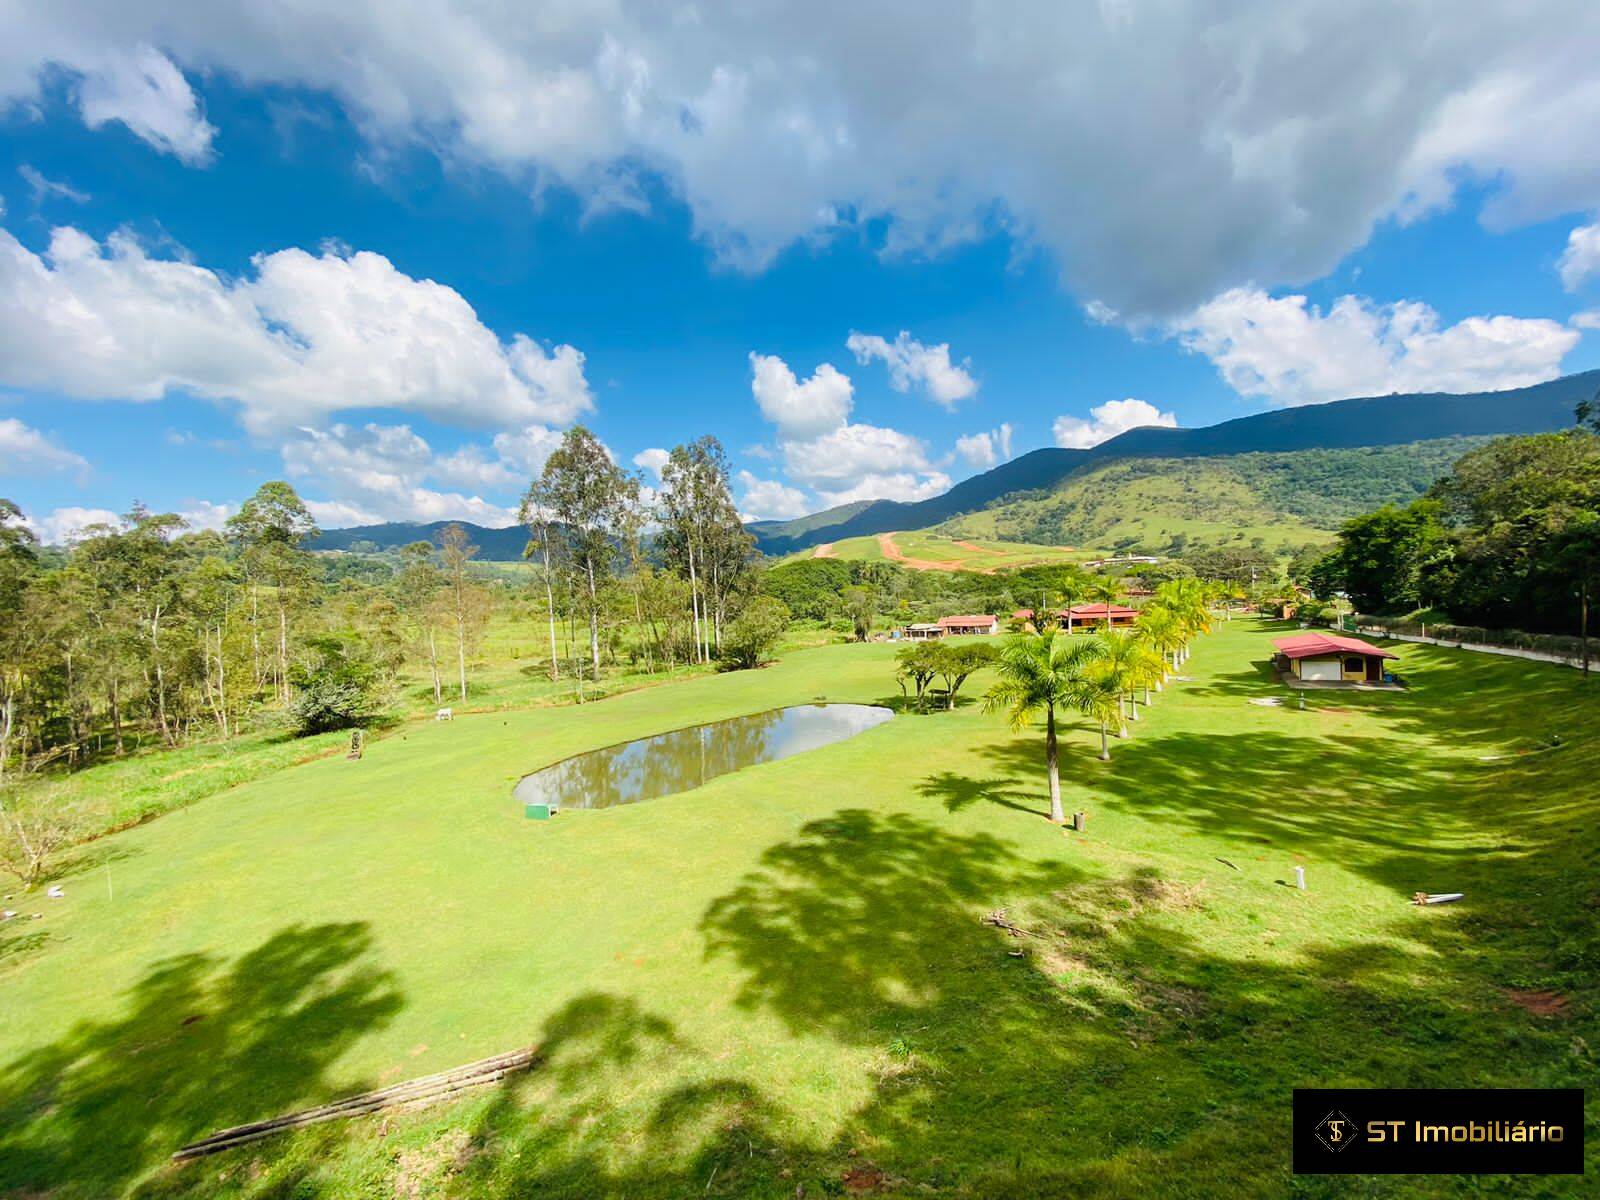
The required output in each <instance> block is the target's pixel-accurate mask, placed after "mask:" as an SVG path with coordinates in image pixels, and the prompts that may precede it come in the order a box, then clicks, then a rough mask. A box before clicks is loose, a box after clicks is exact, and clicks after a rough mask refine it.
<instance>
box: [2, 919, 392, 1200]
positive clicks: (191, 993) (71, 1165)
mask: <svg viewBox="0 0 1600 1200" xmlns="http://www.w3.org/2000/svg"><path fill="white" fill-rule="evenodd" d="M369 951H370V937H369V934H368V932H367V929H366V926H365V925H364V924H337V925H334V924H330V925H318V926H310V927H305V926H298V925H297V926H291V927H289V928H286V929H283V930H281V931H280V932H278V933H276V934H274V935H273V936H272V937H271V938H269V939H267V940H266V941H265V942H263V943H262V944H261V945H259V946H257V947H256V948H255V949H254V950H251V951H248V952H246V953H245V954H242V955H240V956H239V957H238V958H235V959H234V960H232V961H231V962H223V961H219V960H218V959H216V958H214V957H211V956H207V955H202V954H186V955H180V956H177V957H174V958H169V959H166V960H164V961H162V962H160V963H157V964H156V965H154V966H153V967H151V968H150V969H149V970H148V971H147V972H146V973H145V975H144V977H143V978H142V979H141V980H139V982H138V983H137V984H136V985H135V986H134V987H133V988H132V990H131V991H130V992H129V993H128V995H127V997H126V1004H125V1010H124V1012H123V1014H122V1015H121V1016H119V1017H117V1018H114V1019H111V1020H106V1021H86V1022H83V1023H81V1024H79V1025H77V1026H76V1027H74V1028H73V1029H72V1030H71V1031H70V1032H69V1033H68V1034H67V1035H66V1036H64V1037H62V1038H61V1039H60V1040H59V1041H57V1042H55V1043H54V1044H52V1045H50V1046H47V1047H45V1048H42V1049H40V1050H37V1051H34V1052H33V1053H31V1054H27V1055H25V1056H23V1057H21V1058H19V1059H17V1060H15V1061H13V1062H11V1063H8V1064H7V1065H6V1066H5V1067H4V1069H3V1070H0V1190H4V1189H7V1188H14V1189H20V1188H33V1189H41V1190H43V1189H53V1188H63V1189H68V1194H74V1195H85V1196H104V1195H110V1194H112V1193H114V1192H118V1191H121V1190H122V1189H123V1188H124V1187H125V1186H126V1185H127V1184H128V1183H129V1182H130V1181H131V1180H134V1179H136V1178H138V1177H139V1176H141V1175H143V1174H145V1173H146V1172H148V1171H149V1170H150V1169H151V1168H152V1167H155V1166H157V1165H158V1164H161V1163H163V1162H164V1161H165V1160H166V1158H167V1156H168V1155H170V1154H171V1153H172V1152H173V1151H174V1150H176V1149H177V1148H178V1147H179V1146H180V1145H183V1144H184V1143H186V1142H189V1141H192V1140H194V1139H195V1138H198V1137H203V1136H204V1135H206V1134H208V1133H211V1132H214V1131H215V1130H217V1129H219V1128H222V1127H225V1126H228V1125H232V1124H237V1123H240V1122H243V1121H247V1120H254V1119H259V1118H262V1117H267V1116H275V1115H278V1114H279V1113H281V1112H284V1111H287V1110H289V1109H292V1108H295V1107H298V1106H300V1105H302V1104H314V1103H318V1102H322V1101H325V1100H328V1099H331V1098H333V1091H332V1088H333V1085H332V1083H331V1081H329V1080H328V1079H327V1078H326V1076H325V1069H326V1067H327V1065H328V1064H329V1063H331V1062H332V1061H333V1060H334V1059H336V1058H337V1057H338V1056H339V1054H340V1053H342V1052H343V1051H344V1049H345V1048H346V1047H348V1046H349V1045H350V1044H351V1043H353V1042H355V1041H356V1040H358V1039H359V1038H361V1037H363V1036H365V1035H366V1034H367V1033H369V1032H370V1031H371V1030H372V1029H374V1028H375V1027H377V1026H380V1025H382V1024H384V1023H385V1022H387V1021H388V1020H389V1019H390V1018H391V1017H392V1016H393V1015H394V1014H395V1013H396V1012H397V1011H398V1010H399V1008H400V1004H401V995H400V992H399V991H398V990H397V988H396V987H395V984H394V981H393V979H392V978H391V977H390V976H389V975H388V974H387V973H386V972H384V971H381V970H379V969H377V968H375V967H373V966H371V965H369V964H367V963H366V962H364V960H365V959H366V957H367V956H368V954H369ZM364 1086H365V1085H363V1084H361V1083H359V1082H354V1081H349V1080H341V1081H340V1083H339V1086H338V1090H339V1092H340V1094H344V1093H345V1092H355V1091H359V1090H362V1088H363V1087H364Z"/></svg>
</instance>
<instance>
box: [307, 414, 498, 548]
mask: <svg viewBox="0 0 1600 1200" xmlns="http://www.w3.org/2000/svg"><path fill="white" fill-rule="evenodd" d="M282 452H283V465H284V470H285V471H286V472H287V473H288V476H289V478H290V479H292V480H295V481H296V482H297V483H298V484H300V485H301V486H302V487H307V488H308V490H311V489H317V490H320V491H322V492H324V493H328V495H326V496H317V497H315V502H316V506H315V507H313V506H312V501H311V500H310V499H308V500H307V506H308V507H310V508H311V511H312V514H313V515H314V516H316V517H317V520H318V522H319V523H321V524H323V525H324V526H327V527H330V528H331V527H336V526H340V525H352V524H355V525H367V524H372V523H374V522H376V521H419V522H427V521H472V522H474V523H476V524H479V525H487V526H491V527H495V528H499V527H503V526H506V525H514V524H516V521H517V514H516V511H515V509H513V508H511V507H509V506H507V505H504V504H500V503H497V502H495V501H494V500H491V499H485V498H484V497H483V496H482V495H481V494H479V491H488V492H490V493H491V494H494V493H495V492H505V491H507V490H508V489H511V488H513V487H517V486H519V485H522V484H525V483H526V481H527V476H526V474H524V473H523V472H522V471H521V470H520V468H519V466H518V464H517V463H515V462H512V461H509V460H507V459H504V458H500V459H491V458H489V457H488V456H487V455H485V454H484V452H483V450H482V449H481V448H480V447H476V446H470V445H469V446H465V447H461V448H459V449H457V450H455V451H452V452H451V453H449V454H445V455H440V454H436V453H435V451H434V449H433V447H432V446H430V445H429V444H428V442H427V440H426V439H425V438H423V437H422V436H421V435H420V434H418V433H416V432H414V431H413V430H412V429H411V427H410V426H408V425H379V424H376V423H370V424H367V425H362V426H359V427H357V426H350V425H343V424H335V425H332V426H330V427H329V428H327V429H311V428H303V429H301V430H299V432H298V436H295V437H292V438H289V439H287V440H286V441H285V442H284V443H283V446H282ZM429 482H439V483H445V484H447V485H454V486H457V487H465V488H468V489H478V490H474V491H472V492H471V493H470V494H467V493H464V492H461V491H441V490H439V489H437V488H433V487H429V486H427V484H428V483H429Z"/></svg>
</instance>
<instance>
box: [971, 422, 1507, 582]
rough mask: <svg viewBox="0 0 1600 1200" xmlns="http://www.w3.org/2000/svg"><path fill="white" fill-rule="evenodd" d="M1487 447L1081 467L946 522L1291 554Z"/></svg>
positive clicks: (1023, 538) (995, 533)
mask: <svg viewBox="0 0 1600 1200" xmlns="http://www.w3.org/2000/svg"><path fill="white" fill-rule="evenodd" d="M1484 440H1485V439H1483V438H1468V437H1453V438H1440V439H1436V440H1432V441H1423V442H1413V443H1410V444H1407V445H1403V446H1367V447H1360V448H1355V449H1333V450H1297V451H1292V452H1282V453H1267V452H1257V453H1248V454H1233V455H1224V456H1216V457H1206V458H1127V459H1115V460H1111V461H1105V462H1098V463H1093V464H1090V465H1088V466H1085V467H1082V468H1079V469H1078V470H1077V471H1074V472H1073V473H1072V474H1070V475H1068V476H1067V477H1066V478H1065V479H1063V480H1061V481H1060V482H1059V483H1057V484H1056V485H1054V486H1053V487H1051V488H1049V489H1047V490H1040V491H1033V492H1022V493H1017V494H1014V495H1012V496H1008V497H1006V498H1005V499H1004V500H1003V501H1001V502H1000V503H998V504H996V505H995V506H993V507H992V508H991V509H990V510H988V511H987V512H984V513H978V514H973V515H970V516H968V517H963V518H959V519H957V520H956V521H953V522H951V523H950V529H951V530H952V532H953V533H954V534H955V535H957V536H964V535H978V536H992V537H997V538H1001V539H1003V540H1005V541H1018V542H1032V543H1035V544H1041V545H1062V544H1070V545H1105V546H1109V547H1112V548H1114V549H1116V550H1126V551H1133V552H1137V553H1151V554H1164V553H1181V552H1183V551H1184V550H1185V549H1186V548H1198V547H1200V546H1219V545H1226V544H1228V543H1229V542H1233V541H1238V540H1244V541H1250V540H1252V539H1254V540H1255V541H1256V542H1257V544H1264V545H1271V546H1273V547H1274V548H1277V549H1290V548H1293V547H1297V546H1300V545H1304V544H1307V543H1309V542H1311V541H1313V540H1316V539H1318V538H1319V537H1320V538H1322V539H1324V540H1325V538H1326V534H1325V533H1324V532H1323V531H1331V530H1334V529H1336V528H1337V527H1338V525H1339V523H1340V522H1342V521H1345V520H1348V519H1349V518H1351V517H1353V516H1356V515H1357V514H1359V513H1362V512H1365V511H1367V510H1368V509H1372V508H1375V507H1377V506H1379V505H1381V504H1386V503H1406V502H1409V501H1410V500H1413V499H1415V498H1416V497H1418V496H1421V495H1422V494H1423V493H1425V492H1426V491H1427V490H1428V488H1429V487H1430V486H1431V485H1432V483H1433V482H1434V480H1436V479H1438V478H1439V477H1440V476H1441V475H1442V474H1444V473H1445V472H1446V471H1447V470H1449V468H1450V464H1452V463H1453V462H1455V461H1456V460H1457V459H1458V458H1460V457H1461V455H1462V454H1464V453H1466V452H1467V451H1468V450H1470V449H1471V448H1473V447H1474V446H1477V445H1480V444H1482V442H1483V441H1484Z"/></svg>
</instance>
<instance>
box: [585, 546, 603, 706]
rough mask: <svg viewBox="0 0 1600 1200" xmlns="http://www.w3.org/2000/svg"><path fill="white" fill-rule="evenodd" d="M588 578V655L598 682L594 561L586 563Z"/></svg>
mask: <svg viewBox="0 0 1600 1200" xmlns="http://www.w3.org/2000/svg"><path fill="white" fill-rule="evenodd" d="M587 571H588V578H589V657H590V658H591V659H593V661H594V681H595V682H596V683H599V682H600V596H599V593H598V592H597V591H596V589H595V584H594V562H593V561H590V562H589V563H588V564H587Z"/></svg>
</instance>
